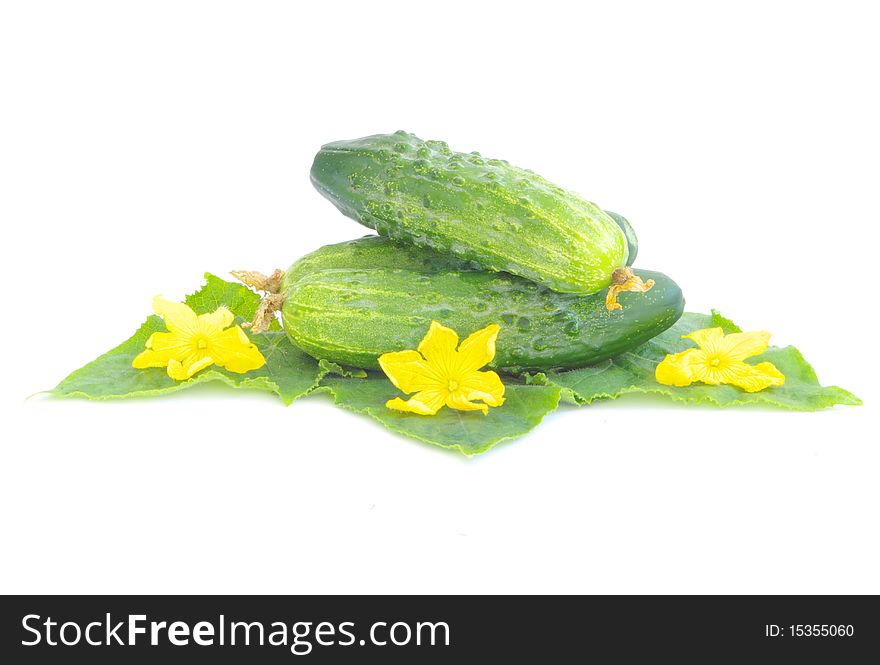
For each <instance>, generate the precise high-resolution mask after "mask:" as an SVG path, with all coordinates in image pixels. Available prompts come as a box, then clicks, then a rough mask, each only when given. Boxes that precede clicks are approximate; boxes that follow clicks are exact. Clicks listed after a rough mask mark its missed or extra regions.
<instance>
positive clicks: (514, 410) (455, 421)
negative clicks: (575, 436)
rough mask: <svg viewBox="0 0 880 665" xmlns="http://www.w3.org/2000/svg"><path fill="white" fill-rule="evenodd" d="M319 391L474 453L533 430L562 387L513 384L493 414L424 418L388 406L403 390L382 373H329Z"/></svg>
mask: <svg viewBox="0 0 880 665" xmlns="http://www.w3.org/2000/svg"><path fill="white" fill-rule="evenodd" d="M318 390H319V391H326V392H329V393H330V394H331V395H332V396H333V399H334V401H335V403H336V405H337V406H341V407H342V408H344V409H348V410H350V411H355V412H357V413H362V414H364V415H367V416H369V417H370V418H373V419H374V420H378V421H379V422H380V423H382V424H383V425H384V426H385V427H387V428H388V429H390V430H392V431H393V432H397V433H398V434H402V435H404V436H408V437H410V438H413V439H418V440H419V441H424V442H426V443H431V444H434V445H435V446H440V447H442V448H451V449H455V450H458V451H459V452H461V453H464V454H465V455H468V456H470V455H478V454H479V453H484V452H486V451H487V450H489V449H490V448H492V447H493V446H495V445H496V444H498V443H500V442H502V441H507V440H510V439H515V438H517V437H519V436H522V435H523V434H526V433H527V432H529V431H531V430H532V429H534V428H535V427H537V426H538V424H539V423H540V422H541V420H542V419H543V418H544V416H545V415H547V414H548V413H550V412H551V411H553V410H555V409H556V406H557V405H558V404H559V395H560V389H559V388H558V387H556V386H528V385H507V387H506V391H505V396H504V404H503V405H501V406H498V407H494V408H490V409H489V413H488V415H485V416H484V415H483V414H482V413H481V412H479V411H467V412H465V411H455V410H453V409H448V408H444V409H442V410H440V411H439V412H438V413H437V414H436V415H434V416H420V415H417V414H413V413H400V412H398V411H392V410H391V409H389V408H388V407H386V406H385V402H387V401H388V400H389V399H392V398H394V397H397V396H398V395H399V394H400V393H399V392H398V391H397V390H396V389H395V388H394V386H393V385H391V382H389V381H388V379H387V378H386V377H385V376H383V375H381V374H378V373H370V374H369V375H368V376H367V378H365V379H346V378H339V377H335V376H333V377H327V378H325V379H324V380H323V381H322V382H321V387H320V388H319V389H318Z"/></svg>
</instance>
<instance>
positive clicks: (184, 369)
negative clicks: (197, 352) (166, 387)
mask: <svg viewBox="0 0 880 665" xmlns="http://www.w3.org/2000/svg"><path fill="white" fill-rule="evenodd" d="M213 363H214V360H213V359H212V358H211V356H204V357H203V358H200V359H199V360H197V361H195V362H194V363H192V364H190V365H185V364H183V363H181V362H180V361H179V360H175V359H174V358H172V359H171V360H169V361H168V376H170V377H171V378H172V379H174V380H175V381H185V380H186V379H189V378H192V376H193V375H194V374H195V373H196V372H200V371H202V370H203V369H205V368H206V367H208V366H209V365H212V364H213Z"/></svg>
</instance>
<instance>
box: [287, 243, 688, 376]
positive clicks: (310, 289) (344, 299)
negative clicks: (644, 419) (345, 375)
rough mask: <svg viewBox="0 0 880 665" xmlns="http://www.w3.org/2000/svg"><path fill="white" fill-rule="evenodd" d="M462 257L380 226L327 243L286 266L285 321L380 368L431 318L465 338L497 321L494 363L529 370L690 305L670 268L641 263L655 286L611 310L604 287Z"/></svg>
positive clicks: (644, 330) (570, 363)
mask: <svg viewBox="0 0 880 665" xmlns="http://www.w3.org/2000/svg"><path fill="white" fill-rule="evenodd" d="M455 261H456V259H451V258H449V257H447V256H443V255H438V254H436V253H434V252H431V251H429V250H423V249H419V248H417V247H414V246H412V245H401V244H396V243H394V242H393V241H390V240H388V239H385V238H380V237H375V236H374V237H367V238H362V239H360V240H354V241H349V242H347V243H340V244H339V245H330V246H328V247H324V248H322V249H320V250H318V251H317V252H314V253H312V254H310V255H309V256H307V257H304V258H303V259H302V260H301V261H300V262H297V263H296V264H294V265H293V266H292V267H291V269H290V270H288V271H287V274H286V276H285V281H284V284H283V288H282V292H283V294H284V296H285V302H284V306H283V308H282V321H283V325H284V329H285V331H286V332H287V335H288V336H289V337H290V339H291V341H292V342H293V343H294V344H295V345H296V346H298V347H299V348H301V349H302V350H303V351H305V352H306V353H308V354H310V355H312V356H314V357H316V358H323V359H326V360H330V361H333V362H337V363H340V364H343V365H350V366H353V367H362V368H365V369H377V368H378V363H377V358H378V357H379V356H380V355H381V354H383V353H387V352H389V351H400V350H403V349H414V348H416V347H417V346H418V343H419V342H420V341H421V339H422V338H423V337H424V335H425V333H426V332H427V330H428V327H429V326H430V324H431V321H438V322H440V323H442V324H443V325H446V326H449V327H451V328H453V329H454V330H455V331H457V332H458V333H459V334H460V335H461V337H462V339H463V338H464V336H465V335H468V334H470V333H472V332H474V331H475V330H479V329H480V328H484V327H485V326H487V325H489V324H491V323H497V324H499V325H500V326H501V332H500V334H499V335H498V342H497V352H496V356H495V360H494V362H493V363H492V364H491V365H490V366H491V367H494V368H496V369H499V370H503V371H507V372H520V371H541V370H550V369H570V368H575V367H582V366H585V365H591V364H594V363H597V362H600V361H602V360H605V359H607V358H610V357H612V356H615V355H617V354H619V353H622V352H623V351H626V350H628V349H631V348H633V347H634V346H637V345H639V344H641V343H643V342H646V341H647V340H649V339H651V338H652V337H654V336H656V335H658V334H660V333H661V332H663V331H664V330H666V329H667V328H668V327H669V326H671V325H672V324H673V323H675V322H676V321H677V320H678V318H679V317H680V316H681V313H682V311H683V310H684V298H683V297H682V293H681V290H680V289H679V287H678V285H677V284H675V282H673V281H672V280H671V279H670V278H669V277H667V276H666V275H664V274H662V273H656V272H650V271H642V272H641V273H640V274H642V275H643V277H644V278H645V279H649V278H650V279H654V280H655V282H656V283H655V285H654V288H653V289H651V290H650V291H649V292H648V293H644V294H642V293H623V294H621V296H620V302H621V304H622V305H623V308H622V309H620V310H616V311H614V312H609V311H608V310H607V309H606V308H605V295H604V293H598V294H593V295H589V296H583V295H576V294H566V293H557V292H555V291H552V290H550V289H548V288H546V287H543V286H539V285H537V284H535V283H533V282H530V281H528V280H525V279H521V278H519V277H516V276H513V275H507V274H504V273H491V272H484V271H474V270H467V269H463V268H464V266H461V265H458V266H456V265H454V262H455ZM451 262H452V263H451Z"/></svg>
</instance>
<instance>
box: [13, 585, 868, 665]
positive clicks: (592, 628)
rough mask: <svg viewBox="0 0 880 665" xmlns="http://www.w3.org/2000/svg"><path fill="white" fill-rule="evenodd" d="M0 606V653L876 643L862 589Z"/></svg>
mask: <svg viewBox="0 0 880 665" xmlns="http://www.w3.org/2000/svg"><path fill="white" fill-rule="evenodd" d="M0 604H2V613H0V622H2V623H0V636H2V642H0V657H2V658H0V662H5V663H56V662H57V663H62V662H69V661H70V659H71V658H78V659H80V658H81V659H82V660H83V662H89V663H122V662H131V661H133V660H135V659H137V660H140V659H142V658H144V657H146V658H147V659H148V660H149V661H150V662H152V661H156V662H161V663H163V665H164V664H170V663H192V662H202V661H204V662H255V663H282V662H297V661H300V660H304V661H306V662H314V663H343V662H362V661H363V660H364V659H365V658H368V659H370V660H372V659H381V661H382V662H387V663H414V662H418V663H447V662H453V661H456V660H458V659H460V658H472V657H477V656H483V657H486V656H488V657H491V658H492V659H493V661H497V660H498V659H502V658H508V657H509V658H511V659H516V662H575V660H573V659H576V660H581V659H583V660H588V659H590V658H591V657H594V656H598V655H600V654H605V655H606V657H607V655H608V654H611V655H615V657H614V659H613V662H621V661H627V662H629V661H630V660H631V659H632V658H634V657H640V658H642V657H644V658H652V659H654V658H660V657H670V658H672V659H673V660H674V661H676V662H692V661H693V662H703V663H711V662H717V661H718V660H720V659H722V658H723V659H724V660H728V659H729V658H731V657H749V658H756V657H766V658H792V659H793V658H797V659H799V662H812V661H813V660H818V661H822V660H824V661H826V662H853V661H852V660H850V659H852V658H855V657H856V656H860V657H862V656H863V655H864V654H871V653H873V654H874V655H875V656H876V654H877V653H878V647H880V613H878V600H877V597H874V596H765V597H759V596H732V597H720V596H586V597H585V596H561V597H560V596H552V597H551V596H477V597H463V596H178V597H174V596H7V597H4V598H2V599H0ZM548 659H549V660H548ZM467 662H470V661H467ZM604 662H608V661H607V660H606V661H604Z"/></svg>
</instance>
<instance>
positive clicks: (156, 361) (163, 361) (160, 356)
mask: <svg viewBox="0 0 880 665" xmlns="http://www.w3.org/2000/svg"><path fill="white" fill-rule="evenodd" d="M169 360H171V356H170V355H169V354H168V353H167V352H165V351H153V350H152V349H147V350H146V351H141V352H140V353H139V354H138V355H136V356H135V358H134V360H132V361H131V366H132V367H134V368H135V369H146V368H147V367H167V366H168V361H169Z"/></svg>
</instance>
